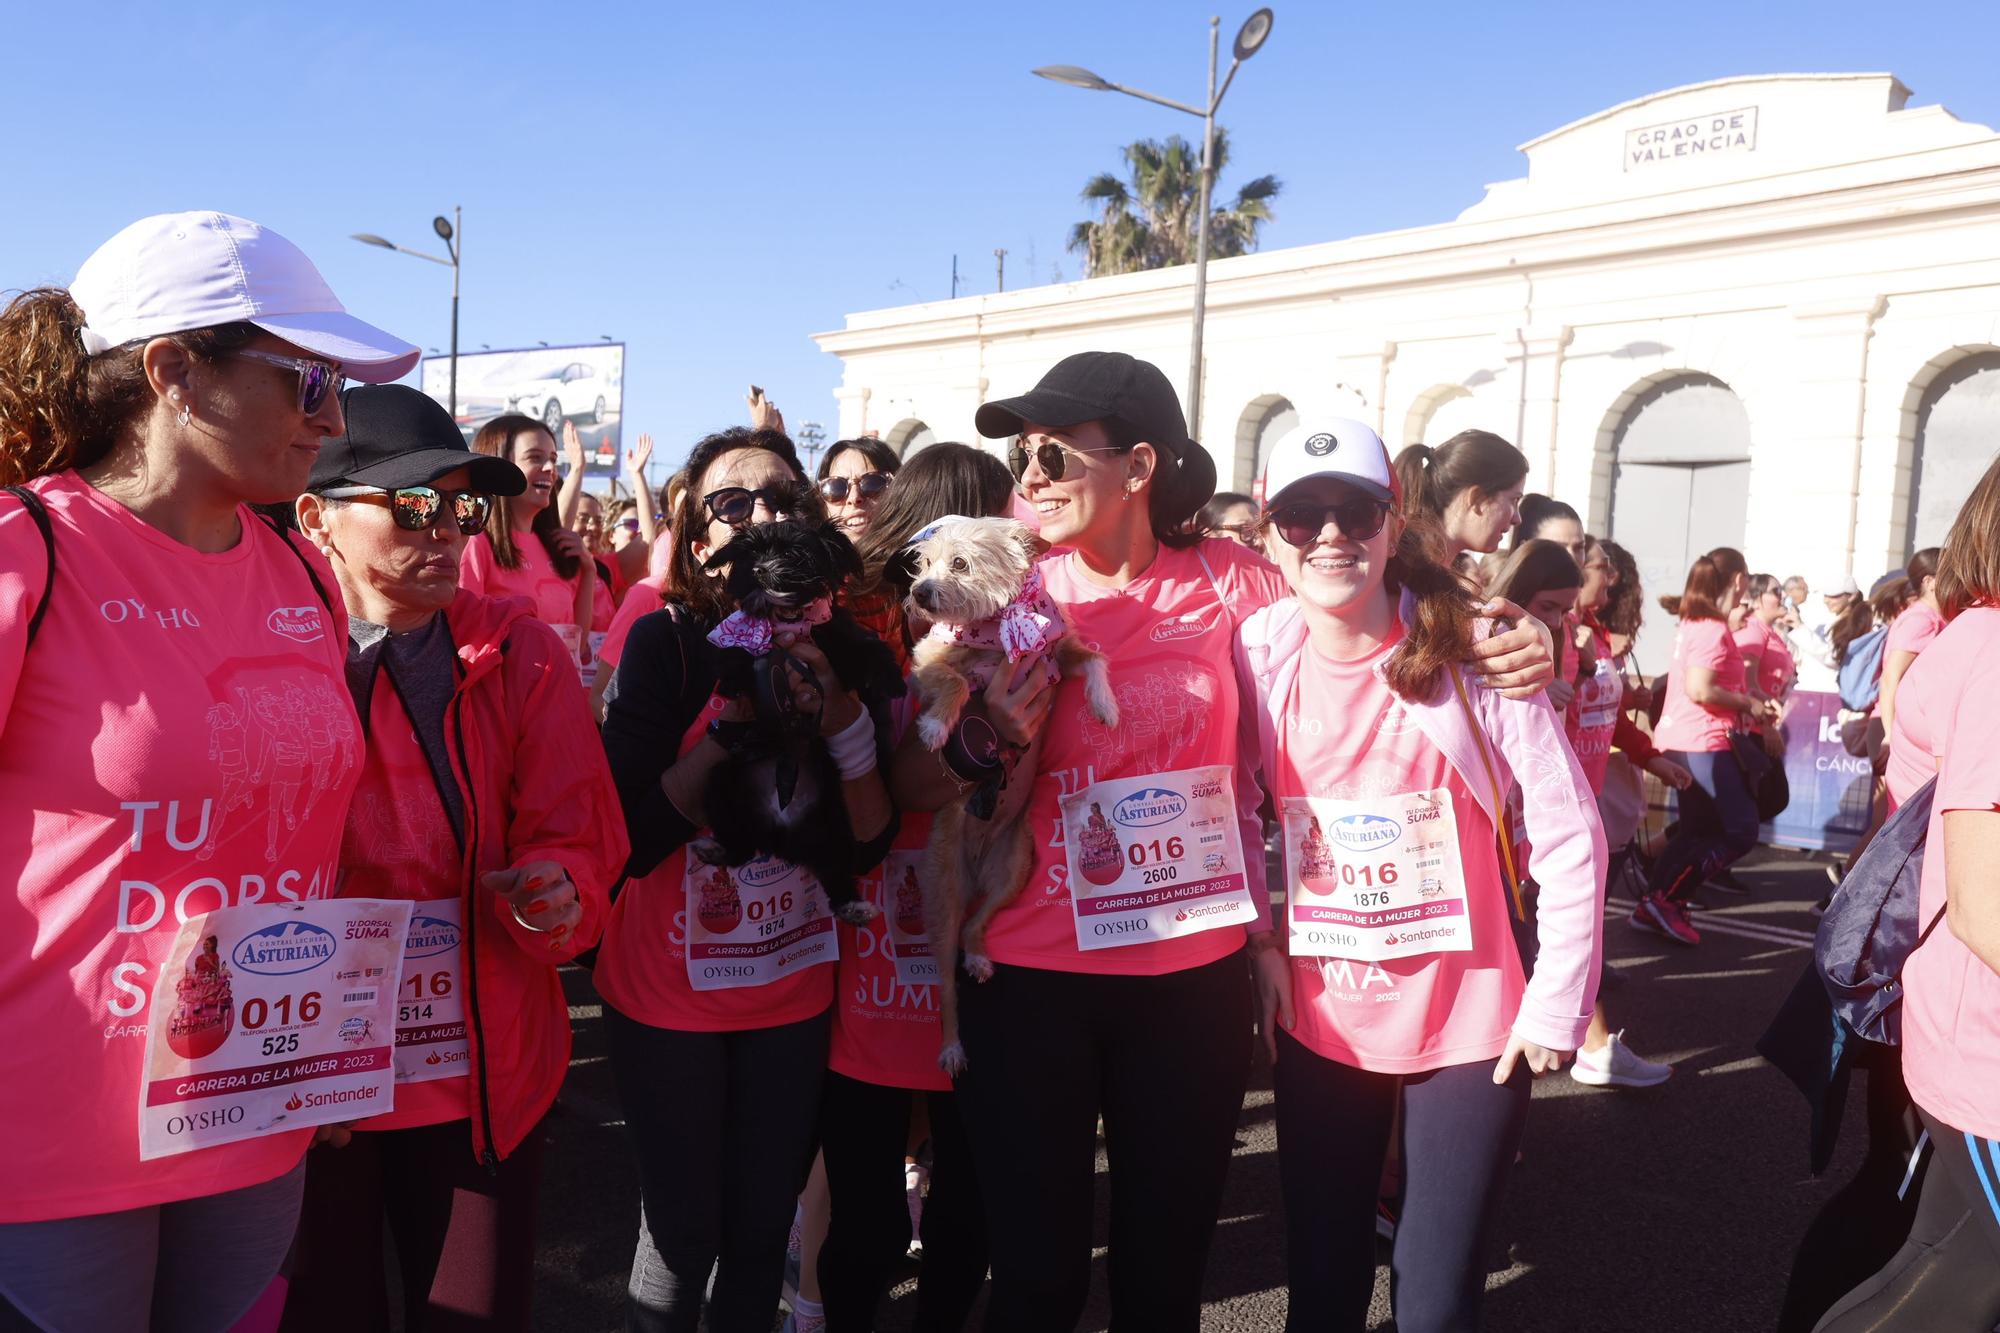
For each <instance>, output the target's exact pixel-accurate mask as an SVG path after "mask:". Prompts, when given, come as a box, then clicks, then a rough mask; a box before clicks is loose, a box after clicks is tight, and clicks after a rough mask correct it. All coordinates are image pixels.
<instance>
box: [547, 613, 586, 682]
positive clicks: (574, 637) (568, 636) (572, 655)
mask: <svg viewBox="0 0 2000 1333" xmlns="http://www.w3.org/2000/svg"><path fill="white" fill-rule="evenodd" d="M549 628H550V629H552V630H554V631H555V632H556V637H557V638H559V639H561V640H562V641H563V647H565V648H567V649H569V660H570V664H571V665H572V666H574V667H575V668H576V674H577V676H578V677H579V678H580V679H583V680H584V684H585V685H588V684H590V681H589V680H588V679H585V677H586V676H587V675H589V674H595V673H594V672H591V671H590V670H589V668H588V667H586V666H585V664H584V660H583V659H584V630H583V626H581V625H550V626H549ZM591 661H592V663H593V664H594V663H595V661H596V659H595V657H593V658H592V659H591Z"/></svg>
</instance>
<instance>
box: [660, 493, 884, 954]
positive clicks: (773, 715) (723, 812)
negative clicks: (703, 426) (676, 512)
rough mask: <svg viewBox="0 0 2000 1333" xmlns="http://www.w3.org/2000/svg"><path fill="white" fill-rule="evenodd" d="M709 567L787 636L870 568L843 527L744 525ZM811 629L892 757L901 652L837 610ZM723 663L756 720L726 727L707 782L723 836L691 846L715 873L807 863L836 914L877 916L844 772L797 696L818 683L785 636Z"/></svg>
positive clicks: (723, 679)
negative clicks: (866, 897) (863, 882)
mask: <svg viewBox="0 0 2000 1333" xmlns="http://www.w3.org/2000/svg"><path fill="white" fill-rule="evenodd" d="M707 567H708V568H710V569H726V570H727V571H728V587H729V593H730V597H731V599H732V600H733V601H734V602H735V603H736V606H737V610H738V612H739V613H740V615H741V616H742V617H744V618H747V619H748V620H749V621H751V622H769V623H771V624H772V625H774V626H775V627H776V628H777V629H783V628H784V626H785V625H786V624H787V622H791V623H794V624H796V623H798V622H799V620H800V617H801V616H803V615H804V614H805V613H807V612H808V611H809V610H810V609H811V608H812V607H813V606H814V604H815V603H818V602H820V601H822V600H830V599H831V598H832V597H833V595H834V594H835V593H837V592H838V591H839V590H840V586H841V584H842V583H843V582H845V581H846V579H847V578H848V577H849V576H850V575H854V574H858V573H860V572H861V560H860V557H859V556H858V555H857V554H856V553H855V550H854V544H853V543H852V542H850V541H849V540H848V539H847V537H846V535H845V534H844V533H842V532H841V531H840V528H839V525H837V524H835V523H831V522H827V521H824V520H822V521H818V522H810V521H804V520H793V521H788V522H782V523H755V524H751V525H750V526H748V527H746V528H743V529H742V530H740V531H739V532H738V533H737V534H736V536H735V537H734V538H733V539H731V541H730V542H729V544H728V545H726V546H724V547H723V548H722V549H721V550H719V551H717V552H716V553H715V554H714V555H712V556H710V557H709V559H708V563H707ZM726 627H727V622H725V628H726ZM810 632H811V634H812V638H813V642H814V643H815V644H816V645H818V647H819V650H820V651H821V652H822V653H824V654H825V655H826V660H827V663H828V665H830V666H831V667H832V668H833V672H834V675H835V676H836V677H837V678H838V679H839V681H840V684H841V686H842V687H843V688H845V689H848V690H852V691H853V692H854V693H855V694H856V696H858V697H859V698H860V700H861V702H862V705H863V706H864V707H865V708H867V709H868V713H869V716H870V717H871V718H872V719H873V720H874V724H875V746H876V753H877V754H878V755H885V756H886V755H887V754H888V752H889V710H888V701H889V700H890V699H893V698H896V697H898V696H900V695H901V694H902V693H903V677H902V673H901V672H900V671H899V670H898V669H897V667H896V658H895V655H894V654H893V653H891V652H890V651H889V649H888V648H887V647H886V646H885V645H884V644H883V643H882V641H881V640H880V639H878V638H876V637H875V636H874V635H873V634H871V633H869V632H868V631H867V630H865V629H863V628H862V627H861V626H860V625H859V624H858V623H857V622H856V621H855V619H854V617H852V616H850V615H849V614H848V613H847V612H846V611H844V610H841V609H840V608H838V607H834V608H832V613H831V615H830V616H829V617H828V618H827V619H826V620H824V621H823V622H821V623H819V624H816V625H813V626H812V627H811V631H810ZM716 666H717V680H716V691H717V692H718V693H719V694H721V695H722V696H723V697H724V698H726V699H748V700H750V701H751V702H752V703H753V705H754V707H755V709H756V719H755V720H754V721H750V722H743V723H738V724H736V725H735V726H734V727H727V726H724V727H722V728H720V730H722V731H723V733H724V736H725V738H726V739H725V742H724V743H725V745H726V746H727V748H728V750H729V757H728V758H727V759H725V760H724V761H723V762H722V763H720V764H718V765H716V767H715V770H714V771H713V772H712V773H711V774H710V775H709V779H708V788H707V793H706V795H707V812H708V820H709V830H710V832H711V833H712V834H713V837H712V838H711V839H706V840H704V841H702V842H698V843H695V844H694V845H693V847H692V850H693V851H694V853H695V855H697V856H698V857H700V858H701V859H702V860H703V861H706V862H708V863H709V864H710V865H723V866H740V865H742V864H744V863H745V862H747V861H750V860H752V859H754V858H756V857H758V856H760V855H766V856H775V857H778V858H780V859H782V860H785V861H789V862H791V863H792V864H793V865H797V866H803V867H804V868H805V869H807V870H809V871H811V872H812V874H813V877H814V878H815V879H817V880H819V882H820V885H821V886H822V887H823V888H824V889H825V890H826V896H827V901H828V902H829V904H831V906H832V907H833V910H834V913H835V915H837V916H839V917H840V918H841V919H842V920H845V921H853V922H860V921H865V920H867V919H868V918H869V917H870V916H872V915H873V912H872V911H871V910H870V906H869V904H867V903H865V902H862V901H861V900H860V899H859V898H858V896H857V895H856V891H855V880H856V878H857V876H858V875H859V873H860V871H861V870H862V869H864V867H862V866H860V865H858V864H857V863H856V861H857V855H856V854H857V852H858V851H859V848H858V847H857V846H856V843H855V838H854V831H853V828H852V826H851V825H850V824H849V822H848V818H847V803H846V801H845V800H844V799H843V797H842V795H841V783H840V771H839V769H838V768H837V767H835V765H834V762H833V757H832V756H831V755H830V754H829V753H828V752H827V748H826V742H825V740H823V739H822V738H821V736H820V733H819V723H820V710H819V709H818V708H816V707H815V708H801V707H799V705H798V703H797V701H796V698H795V695H796V693H797V690H798V687H799V686H801V685H805V686H808V687H810V688H811V689H812V690H813V692H815V693H816V692H817V681H818V678H817V677H816V676H815V675H814V674H813V672H812V671H811V669H810V668H808V667H807V666H806V665H805V664H804V663H803V662H801V661H799V660H798V658H796V657H794V656H793V655H792V654H791V653H789V652H787V651H786V650H785V649H784V648H782V647H780V646H779V645H778V644H777V642H776V640H775V635H774V636H773V638H772V641H771V643H770V646H769V647H768V648H766V649H765V650H763V651H759V652H754V653H753V652H751V651H750V650H749V649H746V648H743V647H734V646H725V647H722V648H721V649H720V650H719V653H718V655H717V663H716Z"/></svg>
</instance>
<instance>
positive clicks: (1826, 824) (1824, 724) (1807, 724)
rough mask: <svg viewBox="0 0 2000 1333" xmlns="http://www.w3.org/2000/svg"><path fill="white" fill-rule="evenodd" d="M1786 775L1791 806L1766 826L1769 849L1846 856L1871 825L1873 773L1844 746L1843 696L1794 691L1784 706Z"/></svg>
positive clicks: (1764, 833) (1763, 837)
mask: <svg viewBox="0 0 2000 1333" xmlns="http://www.w3.org/2000/svg"><path fill="white" fill-rule="evenodd" d="M1784 730H1785V776H1786V778H1787V779H1789V780H1790V782H1791V785H1792V803H1791V804H1790V805H1789V806H1787V807H1785V810H1784V813H1782V814H1780V815H1779V816H1778V817H1777V818H1776V819H1774V820H1772V821H1771V822H1770V823H1768V824H1766V825H1764V827H1763V829H1762V830H1761V831H1760V834H1759V839H1760V841H1762V842H1763V843H1764V844H1765V845H1767V846H1772V847H1798V848H1802V849H1805V850H1807V851H1829V852H1845V851H1847V850H1848V849H1849V848H1851V847H1853V846H1854V843H1855V840H1856V839H1857V838H1859V837H1860V836H1861V831H1862V830H1863V829H1864V828H1866V827H1867V826H1868V803H1869V793H1870V786H1871V782H1872V777H1873V775H1872V773H1871V771H1870V769H1869V766H1868V761H1867V760H1866V759H1857V758H1855V757H1854V756H1853V755H1851V754H1849V753H1848V752H1847V750H1846V748H1845V747H1844V746H1842V745H1841V743H1840V696H1839V695H1837V694H1821V693H1817V692H1814V691H1798V692H1795V693H1794V694H1793V695H1792V697H1791V698H1790V700H1789V701H1787V703H1786V707H1785V723H1784Z"/></svg>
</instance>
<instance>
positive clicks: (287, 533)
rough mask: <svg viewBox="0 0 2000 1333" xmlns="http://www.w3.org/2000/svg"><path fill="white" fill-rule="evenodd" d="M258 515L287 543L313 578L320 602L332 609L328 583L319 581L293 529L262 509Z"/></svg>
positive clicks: (307, 573)
mask: <svg viewBox="0 0 2000 1333" xmlns="http://www.w3.org/2000/svg"><path fill="white" fill-rule="evenodd" d="M257 517H258V518H261V519H263V520H264V524H265V526H267V527H268V528H270V529H271V531H273V532H275V533H277V534H278V540H279V541H281V542H283V543H284V544H285V549H286V550H287V551H290V552H291V553H292V555H293V557H294V558H295V559H297V560H298V562H299V568H300V569H303V570H304V571H305V572H306V577H307V578H309V579H311V580H312V585H313V591H314V592H315V593H318V594H319V604H320V605H321V606H323V607H325V608H326V609H327V610H328V611H332V610H333V599H332V598H331V597H329V596H327V595H326V585H325V584H324V583H321V582H320V581H319V572H318V571H317V570H315V569H314V568H313V567H312V561H310V560H308V559H306V557H305V552H303V551H301V550H300V549H299V548H298V546H297V545H296V544H295V543H294V542H293V541H292V533H291V530H290V529H289V528H287V527H286V526H285V525H284V524H282V523H280V522H278V520H277V519H275V518H272V517H271V516H270V515H269V514H266V513H264V512H262V511H261V510H260V511H258V513H257Z"/></svg>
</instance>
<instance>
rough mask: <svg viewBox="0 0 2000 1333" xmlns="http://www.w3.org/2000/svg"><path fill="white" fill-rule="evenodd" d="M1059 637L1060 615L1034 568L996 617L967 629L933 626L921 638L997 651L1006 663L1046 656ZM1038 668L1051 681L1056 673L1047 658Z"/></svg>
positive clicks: (1038, 570)
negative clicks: (1044, 653) (1001, 654)
mask: <svg viewBox="0 0 2000 1333" xmlns="http://www.w3.org/2000/svg"><path fill="white" fill-rule="evenodd" d="M1063 633H1064V625H1063V619H1062V611H1061V609H1060V608H1059V607H1057V606H1056V602H1055V598H1053V597H1051V596H1049V590H1048V588H1047V586H1046V585H1045V584H1044V583H1043V582H1042V570H1041V566H1039V565H1035V566H1032V567H1030V568H1029V570H1028V577H1027V578H1026V579H1025V580H1024V581H1023V582H1022V584H1021V591H1019V592H1017V593H1015V594H1014V600H1012V601H1011V602H1008V603H1007V605H1005V606H1003V607H1001V608H1000V613H999V614H998V615H996V616H993V617H991V618H989V619H986V620H981V621H978V622H977V623H975V624H971V625H946V624H942V623H939V624H933V625H932V626H931V631H930V633H929V634H928V635H926V636H925V637H927V638H932V639H937V640H939V641H941V642H944V643H961V644H964V645H965V646H966V647H968V648H997V649H999V650H1000V651H1002V652H1004V653H1006V654H1007V660H1008V661H1009V662H1018V661H1020V660H1021V659H1022V658H1024V657H1026V656H1028V655H1029V654H1030V653H1040V652H1046V650H1047V649H1049V648H1051V647H1053V646H1054V644H1055V642H1056V640H1057V639H1060V638H1061V637H1062V636H1063ZM1042 668H1043V670H1045V671H1047V672H1048V673H1049V676H1050V678H1051V679H1054V678H1055V677H1056V676H1057V675H1058V674H1059V672H1060V668H1059V667H1057V666H1056V664H1055V662H1054V661H1053V660H1052V659H1050V658H1048V657H1043V658H1042Z"/></svg>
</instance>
